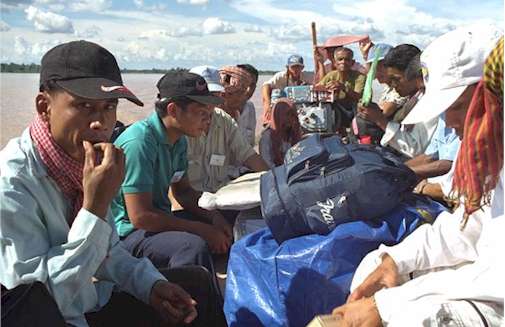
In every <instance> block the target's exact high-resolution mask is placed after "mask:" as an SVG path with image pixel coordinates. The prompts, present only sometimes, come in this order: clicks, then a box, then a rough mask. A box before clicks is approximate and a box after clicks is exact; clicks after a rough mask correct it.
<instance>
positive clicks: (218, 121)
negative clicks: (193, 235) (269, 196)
mask: <svg viewBox="0 0 505 327" xmlns="http://www.w3.org/2000/svg"><path fill="white" fill-rule="evenodd" d="M190 72H191V73H195V74H197V75H200V76H202V77H203V78H204V79H205V81H206V82H207V85H208V88H209V91H210V92H211V93H213V94H215V95H219V94H221V93H222V92H224V87H223V86H222V85H221V82H220V75H219V71H218V70H217V68H214V67H211V66H198V67H194V68H192V69H191V70H190ZM242 165H244V166H246V167H247V168H249V169H251V170H252V171H255V172H259V171H264V170H268V166H267V164H266V163H265V162H264V161H263V159H262V158H261V157H260V156H259V154H258V153H257V152H256V151H255V150H254V148H253V147H252V146H251V145H250V144H249V142H248V141H247V140H246V138H245V137H244V135H243V134H242V133H241V131H240V128H239V126H238V125H237V122H236V121H235V120H234V119H233V118H232V117H231V116H230V115H228V114H227V113H226V112H225V111H224V110H222V109H220V108H217V107H214V106H213V112H212V116H211V119H210V121H209V123H208V124H207V125H206V131H205V133H204V134H203V135H201V136H199V137H188V177H189V182H190V184H191V186H193V188H194V189H195V190H197V191H200V192H212V193H215V192H216V191H217V190H218V189H219V188H221V187H223V186H224V185H226V184H227V183H228V182H229V181H230V180H231V179H232V178H231V176H230V172H234V170H235V169H234V168H236V167H237V168H238V167H241V166H242Z"/></svg>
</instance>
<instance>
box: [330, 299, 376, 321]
mask: <svg viewBox="0 0 505 327" xmlns="http://www.w3.org/2000/svg"><path fill="white" fill-rule="evenodd" d="M332 314H333V315H335V316H339V317H340V319H341V323H340V324H339V326H343V327H344V326H345V327H380V326H382V321H381V318H380V315H379V311H378V310H377V307H376V306H375V302H374V301H373V299H372V298H365V299H361V300H359V301H356V302H353V303H348V304H345V305H343V306H340V307H338V308H336V309H334V310H333V312H332Z"/></svg>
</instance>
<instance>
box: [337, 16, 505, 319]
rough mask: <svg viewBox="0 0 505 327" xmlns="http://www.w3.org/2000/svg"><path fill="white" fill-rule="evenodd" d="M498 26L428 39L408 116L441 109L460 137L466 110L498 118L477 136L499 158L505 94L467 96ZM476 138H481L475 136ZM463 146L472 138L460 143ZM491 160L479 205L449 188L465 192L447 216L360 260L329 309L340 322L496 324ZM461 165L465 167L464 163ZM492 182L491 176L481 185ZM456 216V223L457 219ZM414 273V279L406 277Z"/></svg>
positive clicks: (498, 274)
mask: <svg viewBox="0 0 505 327" xmlns="http://www.w3.org/2000/svg"><path fill="white" fill-rule="evenodd" d="M502 33H503V31H502V30H500V29H497V28H496V27H493V26H490V25H473V26H469V27H464V28H459V29H457V30H454V31H451V32H449V33H447V34H444V35H442V36H441V37H439V38H438V39H436V40H435V41H434V42H433V43H431V44H430V45H429V46H428V47H427V48H426V50H425V52H424V54H423V56H422V57H421V60H422V62H423V64H424V66H425V68H426V71H425V73H424V74H425V76H424V79H425V84H426V95H425V97H426V98H423V100H421V102H420V106H419V107H417V108H416V109H415V111H412V113H411V115H410V117H408V118H409V120H408V122H410V123H415V122H419V121H421V120H425V119H432V118H433V117H437V115H440V114H441V113H442V112H444V111H446V112H447V115H448V116H450V119H449V118H448V125H449V126H450V127H456V130H457V132H458V135H459V136H460V137H464V135H465V134H468V133H469V131H467V130H466V128H467V127H476V126H475V124H473V122H474V121H473V119H468V116H467V119H466V120H465V118H464V117H465V115H471V116H470V117H474V116H473V114H474V113H475V112H478V113H481V114H482V116H485V117H486V118H489V119H491V120H493V119H500V117H501V123H498V124H496V126H494V128H495V130H496V129H499V130H497V131H496V133H492V131H490V130H489V128H488V130H487V133H486V134H485V135H486V137H489V138H490V139H488V140H487V141H488V142H495V143H497V144H500V148H501V152H500V151H499V152H500V153H501V155H502V156H503V137H498V138H494V137H493V136H494V135H495V134H496V135H503V93H501V101H499V103H500V105H499V106H497V107H496V106H495V107H489V108H488V107H487V105H488V104H487V102H484V103H485V104H484V105H483V106H484V107H482V106H479V105H480V102H477V101H476V99H479V93H478V92H475V95H474V90H475V88H476V83H477V82H479V81H481V79H482V78H483V73H482V72H483V66H484V62H485V60H486V58H487V56H488V55H489V54H490V52H491V50H493V48H494V47H495V46H496V45H497V42H498V39H499V38H500V36H501V35H502ZM500 44H501V54H500V55H497V56H496V58H499V60H498V61H499V62H501V65H496V66H497V67H500V70H501V72H498V74H496V75H495V76H499V78H498V79H501V83H497V84H499V85H503V43H500ZM493 53H494V51H493ZM486 77H487V75H486ZM481 83H482V82H481ZM481 88H482V87H481ZM467 110H468V114H467ZM491 112H492V114H490V113H491ZM456 116H458V117H459V118H458V119H456ZM463 122H464V124H463ZM483 124H489V121H484V120H482V124H479V125H480V127H482V126H483ZM463 126H465V128H463ZM477 127H479V126H477ZM497 133H498V134H497ZM500 133H501V134H500ZM469 135H473V134H469ZM477 137H478V135H477ZM481 141H484V142H483V143H482V144H485V143H486V142H485V141H486V140H484V139H482V138H481ZM471 143H472V140H467V142H466V144H471ZM497 156H498V154H497ZM470 157H471V156H470ZM461 158H465V159H467V160H470V161H476V162H479V158H471V159H468V158H469V156H467V155H466V154H465V153H460V154H459V155H458V161H457V163H456V164H457V165H459V161H460V160H463V159H461ZM491 158H492V156H491V157H490V158H488V159H489V160H491ZM489 160H488V161H489ZM493 162H495V163H496V165H498V164H499V163H501V167H498V168H496V167H495V168H496V169H494V170H493V171H494V172H493V174H492V175H488V176H487V177H486V176H484V178H481V179H480V180H481V181H483V182H482V183H481V184H480V186H481V191H482V192H481V193H480V197H479V203H477V209H480V210H473V211H468V200H473V199H471V198H468V197H467V196H468V193H465V191H463V192H461V189H457V188H456V194H460V195H461V196H462V197H463V198H462V199H460V198H459V197H456V200H461V202H462V203H461V204H462V205H460V206H458V207H457V209H456V211H455V212H454V213H449V212H443V213H441V214H440V215H439V216H438V217H437V219H436V221H435V222H434V224H433V225H428V224H427V225H423V226H421V227H419V228H418V229H417V230H416V231H415V232H414V233H412V234H411V235H409V236H408V237H407V238H406V239H405V240H404V241H402V242H401V243H399V244H398V245H395V246H391V247H388V246H384V245H381V246H380V247H379V249H378V250H376V251H373V252H371V253H370V254H368V255H367V256H366V257H365V258H364V259H363V261H362V262H361V264H360V265H359V267H358V269H357V271H356V273H355V275H354V277H353V282H352V285H351V292H352V293H351V295H350V297H349V298H348V300H347V302H348V303H347V304H346V305H344V306H341V307H338V308H336V309H335V310H334V311H333V314H334V315H338V316H339V317H340V318H341V319H343V320H344V321H345V322H346V323H347V324H345V326H381V325H387V326H500V325H501V324H502V323H503V293H502V289H501V288H500V287H498V286H499V285H501V283H502V282H501V281H502V278H503V275H504V274H505V271H504V269H505V268H504V265H503V260H502V259H501V258H502V250H501V249H502V248H503V228H504V226H503V223H504V222H505V220H504V216H503V169H502V165H503V157H498V158H496V160H495V161H493ZM462 164H463V166H465V165H464V164H466V161H465V162H462ZM470 166H471V165H470ZM485 167H487V166H485ZM477 169H478V168H477ZM459 172H460V174H459V175H458V180H460V179H461V177H465V176H461V175H465V174H466V172H465V171H464V169H463V170H461V171H459ZM482 172H483V173H484V174H488V173H490V172H491V171H482ZM468 174H471V172H468ZM490 179H491V180H493V183H489V180H490ZM455 181H456V177H455ZM483 185H486V186H489V187H488V188H485V187H484V186H483ZM480 200H482V202H480ZM457 203H459V201H458V202H457ZM463 203H464V205H463ZM462 221H463V222H464V224H463V225H460V223H461V222H462ZM414 275H417V277H415V278H414V279H412V280H409V279H411V278H412V277H413V276H414Z"/></svg>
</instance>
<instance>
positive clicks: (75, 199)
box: [29, 115, 84, 225]
mask: <svg viewBox="0 0 505 327" xmlns="http://www.w3.org/2000/svg"><path fill="white" fill-rule="evenodd" d="M29 130H30V136H31V137H32V140H33V141H34V143H35V146H36V147H37V150H38V152H39V154H40V158H41V159H42V162H43V163H44V165H45V166H46V168H47V173H48V175H49V176H50V177H51V178H52V179H53V180H54V181H55V182H56V184H57V185H58V187H59V188H60V190H61V191H62V192H63V195H64V196H65V197H66V198H67V199H68V200H69V201H70V204H71V207H72V212H71V214H70V215H69V216H68V217H67V221H68V224H69V225H72V222H73V221H74V219H75V217H76V216H77V213H78V212H79V210H80V209H81V207H82V202H83V189H82V170H83V167H84V165H83V164H82V163H81V162H79V161H76V160H74V159H73V158H72V157H70V156H69V155H68V154H67V153H66V152H65V151H64V150H63V149H62V148H61V147H60V146H59V145H58V144H57V143H56V141H55V140H54V139H53V137H52V135H51V131H50V129H49V123H48V122H47V121H44V120H43V119H42V118H41V116H40V115H37V116H36V117H35V120H34V121H33V122H32V123H31V125H30V127H29Z"/></svg>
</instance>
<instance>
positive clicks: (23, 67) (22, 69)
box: [0, 62, 276, 75]
mask: <svg viewBox="0 0 505 327" xmlns="http://www.w3.org/2000/svg"><path fill="white" fill-rule="evenodd" d="M174 71H188V69H187V68H181V67H177V68H170V69H160V68H151V69H128V68H123V69H121V72H122V73H125V74H130V73H134V74H166V73H168V72H174ZM0 72H2V73H40V65H38V64H33V63H32V64H16V63H13V62H11V63H0ZM275 73H276V72H275V71H272V70H261V71H259V74H260V75H273V74H275Z"/></svg>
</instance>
